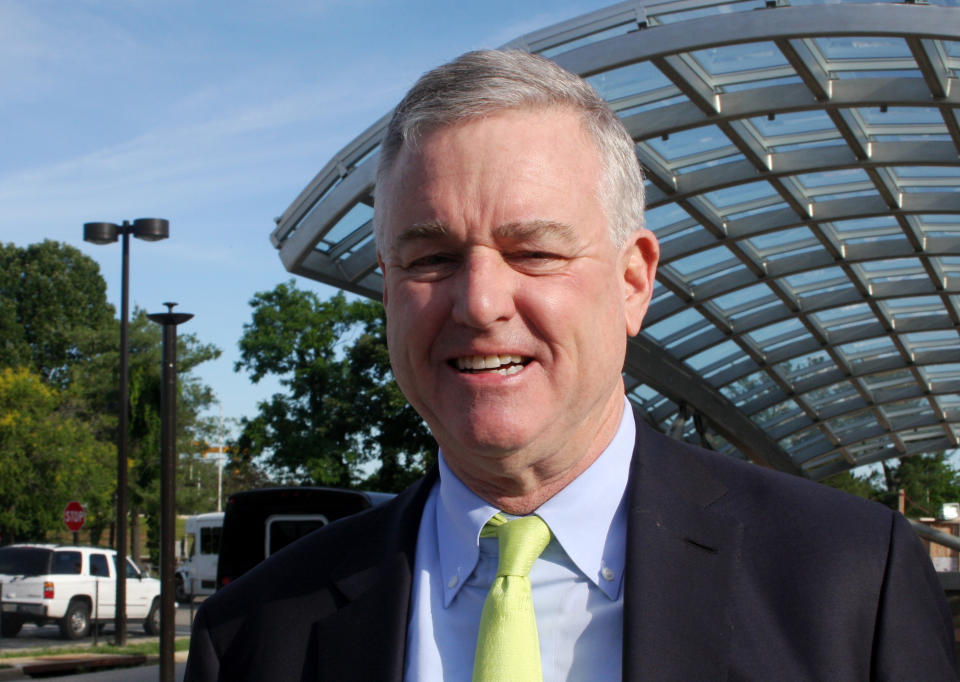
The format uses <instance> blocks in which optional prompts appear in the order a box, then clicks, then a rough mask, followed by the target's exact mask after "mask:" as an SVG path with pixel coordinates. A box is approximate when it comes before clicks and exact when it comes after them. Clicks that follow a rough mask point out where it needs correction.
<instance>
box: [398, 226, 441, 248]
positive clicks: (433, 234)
mask: <svg viewBox="0 0 960 682" xmlns="http://www.w3.org/2000/svg"><path fill="white" fill-rule="evenodd" d="M449 234H450V230H449V229H448V228H447V226H446V225H445V224H444V223H441V222H440V221H437V220H430V221H427V222H424V223H414V224H413V225H411V226H410V227H407V228H405V229H404V230H403V231H402V232H400V234H398V235H397V239H396V245H397V246H402V245H403V244H409V243H411V242H419V241H430V240H434V239H443V238H444V237H447V236H448V235H449Z"/></svg>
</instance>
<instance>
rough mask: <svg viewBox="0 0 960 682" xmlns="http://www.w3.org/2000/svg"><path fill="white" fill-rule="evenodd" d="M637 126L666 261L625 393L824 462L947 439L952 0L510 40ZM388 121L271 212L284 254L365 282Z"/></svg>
mask: <svg viewBox="0 0 960 682" xmlns="http://www.w3.org/2000/svg"><path fill="white" fill-rule="evenodd" d="M507 47H513V48H520V49H525V50H528V51H533V52H538V53H541V54H543V55H545V56H548V57H550V58H551V59H553V60H555V61H556V62H558V63H559V64H560V65H562V66H564V67H565V68H567V69H569V70H571V71H573V72H575V73H579V74H581V75H583V76H584V77H586V78H587V79H588V80H589V81H590V82H591V83H592V84H593V86H594V87H595V88H596V89H597V90H598V91H599V92H600V93H601V94H602V95H603V96H604V97H605V98H606V99H607V100H608V101H609V102H610V104H611V106H612V107H613V108H614V110H615V111H617V113H618V114H619V115H620V116H621V117H622V119H623V121H624V123H625V124H626V126H627V129H628V130H629V131H630V132H631V134H632V135H633V137H634V140H635V141H636V151H637V156H638V158H639V159H640V161H641V163H642V164H643V166H644V168H645V171H646V176H647V203H648V213H647V221H648V226H649V227H650V228H651V229H652V230H654V231H655V232H656V234H657V236H658V238H659V239H660V242H661V248H662V257H661V262H660V268H659V271H658V274H657V286H656V289H655V292H654V301H653V304H652V306H651V308H650V312H649V314H648V316H647V319H646V321H645V329H644V331H642V332H641V334H640V335H639V336H638V337H636V338H635V339H632V340H631V342H630V344H629V350H628V355H627V359H626V365H625V371H624V377H625V379H626V383H627V390H628V396H629V398H630V399H631V400H632V401H633V402H634V403H635V404H636V405H637V406H638V407H639V408H640V410H641V411H642V414H644V415H645V416H646V418H647V419H648V421H649V422H650V423H651V424H653V425H655V426H656V427H657V428H659V429H661V430H663V431H665V432H667V433H669V434H671V435H672V436H674V437H676V438H683V439H686V440H691V441H694V442H699V443H702V444H704V445H706V446H707V447H711V448H714V449H717V450H720V451H723V452H726V453H728V454H730V455H733V456H738V457H745V458H748V459H750V460H753V461H755V462H758V463H761V464H764V465H768V466H773V467H775V468H778V469H781V470H784V471H789V472H792V473H798V474H802V475H806V476H809V477H811V478H815V479H819V478H823V477H825V476H828V475H831V474H834V473H838V472H841V471H844V470H847V469H850V468H853V467H857V466H860V465H863V464H869V463H873V462H877V461H880V460H882V459H886V458H890V457H902V456H905V455H911V454H916V453H926V452H936V451H941V450H947V449H952V448H956V447H958V438H960V80H958V79H960V3H958V2H957V0H943V1H941V2H935V1H933V0H931V2H929V3H920V2H917V3H914V2H907V3H876V4H863V3H855V2H840V3H837V2H819V1H816V0H789V1H787V0H767V1H759V2H758V1H757V0H745V1H742V2H715V1H711V0H672V1H667V0H654V1H651V2H646V3H639V2H624V3H619V4H617V5H613V6H611V7H607V8H605V9H602V10H598V11H596V12H593V13H590V14H587V15H584V16H582V17H578V18H576V19H573V20H571V21H567V22H564V23H562V24H558V25H555V26H550V27H548V28H544V29H542V30H540V31H536V32H534V33H530V34H528V35H526V36H523V37H521V38H519V39H517V40H515V41H513V42H511V43H510V44H508V46H507ZM387 120H388V116H386V117H384V118H383V119H381V120H380V121H377V122H376V123H375V124H374V125H373V126H371V127H370V128H369V129H368V130H367V131H366V132H364V133H363V134H362V135H360V136H359V137H358V138H357V139H355V140H354V141H353V142H351V143H350V144H349V145H347V147H345V148H344V149H343V150H341V151H340V153H339V154H337V155H336V157H334V158H333V159H332V160H331V161H330V162H329V163H328V164H327V165H326V166H325V167H324V168H323V169H322V170H321V171H320V173H319V174H318V175H317V176H316V177H315V178H314V179H313V180H312V181H311V182H310V184H309V185H308V186H307V187H306V189H304V190H303V192H302V193H301V194H300V196H299V197H298V198H297V200H296V201H295V202H294V203H293V204H292V205H291V206H290V207H289V208H288V209H287V211H286V212H285V213H284V214H283V216H282V217H281V218H280V219H278V223H277V227H276V229H275V230H274V232H273V234H272V240H273V244H274V246H275V247H276V248H277V249H278V250H279V252H280V256H281V259H282V261H283V263H284V265H285V266H286V268H287V269H288V270H290V271H291V272H294V273H297V274H301V275H304V276H306V277H310V278H312V279H316V280H319V281H322V282H326V283H328V284H332V285H334V286H337V287H340V288H342V289H345V290H349V291H353V292H356V293H359V294H362V295H364V296H369V297H371V298H379V296H380V289H381V281H382V280H381V273H380V271H379V270H378V268H377V262H376V254H375V250H374V246H373V241H372V231H371V230H372V227H371V223H370V219H371V217H372V214H373V209H372V205H373V199H372V192H373V185H374V175H375V172H374V171H375V167H376V162H377V149H378V144H379V140H380V137H381V135H382V133H383V129H384V127H385V125H386V122H387Z"/></svg>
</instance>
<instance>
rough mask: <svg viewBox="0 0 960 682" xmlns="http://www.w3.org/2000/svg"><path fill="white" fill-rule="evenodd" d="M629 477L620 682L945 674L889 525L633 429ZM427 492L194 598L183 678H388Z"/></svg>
mask: <svg viewBox="0 0 960 682" xmlns="http://www.w3.org/2000/svg"><path fill="white" fill-rule="evenodd" d="M630 475H631V481H630V484H629V486H628V490H629V516H628V527H627V533H628V541H627V545H628V546H627V563H626V576H625V580H624V634H623V678H624V679H625V680H683V681H685V682H688V681H691V680H778V681H783V680H923V681H925V682H931V681H935V680H955V679H956V675H955V672H954V667H953V666H954V649H953V647H954V644H953V628H952V624H951V620H950V614H949V612H948V610H947V607H946V602H945V600H944V595H943V591H942V589H941V587H940V584H939V581H938V580H937V577H936V574H935V573H934V571H933V568H932V564H931V562H930V560H929V558H927V556H926V554H925V552H924V550H923V546H922V544H921V543H920V541H919V540H918V538H917V537H916V535H915V533H914V532H913V530H912V529H911V528H910V526H909V524H908V523H907V522H906V520H905V519H903V517H902V516H900V515H899V514H896V513H894V512H892V511H890V510H889V509H887V508H885V507H882V506H881V505H878V504H875V503H870V502H865V501H863V500H860V499H857V498H855V497H853V496H851V495H847V494H846V493H841V492H838V491H835V490H832V489H830V488H827V487H826V486H822V485H819V484H816V483H813V482H811V481H807V480H804V479H801V478H799V477H796V476H788V475H785V474H780V473H777V472H772V471H770V470H767V469H763V468H761V467H758V466H755V465H752V464H748V463H744V462H741V461H737V460H734V459H733V458H729V457H725V456H722V455H718V454H716V453H712V452H708V451H705V450H700V449H698V448H694V447H692V446H689V445H686V444H683V443H680V442H677V441H675V440H673V439H670V438H668V437H666V436H663V435H661V434H659V433H657V432H656V431H654V430H652V429H651V428H649V427H647V426H646V425H645V424H643V423H642V421H641V420H640V419H638V420H637V443H636V449H635V452H634V457H633V465H632V470H631V474H630ZM435 481H436V472H435V471H434V472H432V473H431V474H430V475H429V476H427V477H426V478H424V479H423V480H422V481H420V482H419V483H417V484H415V485H414V486H412V487H411V488H410V489H408V490H407V491H405V492H404V493H402V494H401V495H399V496H398V497H397V498H396V499H394V500H393V501H392V502H390V503H387V504H385V505H382V506H379V507H376V508H374V509H371V510H369V511H367V512H364V513H362V514H360V515H357V516H353V517H349V518H346V519H343V520H341V521H338V522H336V523H334V524H331V525H330V526H327V527H326V528H323V529H321V530H319V531H317V532H315V533H313V534H311V535H309V536H307V537H306V538H304V539H302V540H300V541H299V542H297V543H294V544H293V545H291V546H290V547H288V548H286V549H285V550H284V551H282V552H280V553H278V554H276V555H274V556H273V557H271V558H270V559H269V560H267V561H266V562H264V563H263V564H261V565H260V566H259V567H257V568H256V569H254V570H253V571H251V572H250V573H248V574H246V575H245V576H243V577H242V578H240V579H239V580H237V581H235V582H234V583H233V584H231V585H230V586H229V587H227V588H226V589H224V590H221V591H220V592H218V593H217V594H216V595H214V596H213V597H211V598H209V599H208V600H206V601H205V602H204V603H203V605H202V606H201V608H200V610H199V613H198V615H197V618H196V621H195V624H194V631H193V640H192V643H191V648H190V658H189V662H188V665H187V674H186V680H187V681H188V682H200V681H203V682H208V681H212V680H224V681H226V680H231V681H232V680H336V681H337V682H344V681H349V680H357V681H363V682H370V681H375V682H379V681H391V680H397V681H399V680H402V678H403V669H404V649H405V640H406V632H407V615H408V607H409V600H410V586H411V575H412V572H413V564H414V556H415V552H416V541H417V533H418V530H419V526H420V516H421V511H422V509H423V505H424V502H425V500H426V497H427V494H428V492H429V491H430V488H431V486H432V485H433V484H434V482H435ZM584 505H585V508H589V500H585V501H584Z"/></svg>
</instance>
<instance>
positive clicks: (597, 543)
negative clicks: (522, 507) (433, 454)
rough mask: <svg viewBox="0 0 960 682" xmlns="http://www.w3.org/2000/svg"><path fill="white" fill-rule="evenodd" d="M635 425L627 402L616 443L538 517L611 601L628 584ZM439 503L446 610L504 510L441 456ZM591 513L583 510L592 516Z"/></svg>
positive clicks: (475, 562) (475, 563)
mask: <svg viewBox="0 0 960 682" xmlns="http://www.w3.org/2000/svg"><path fill="white" fill-rule="evenodd" d="M635 437H636V424H635V423H634V420H633V410H632V409H631V408H630V404H629V403H628V402H627V400H626V398H624V410H623V414H622V416H621V418H620V426H619V427H618V429H617V433H616V434H615V435H614V437H613V440H612V441H610V444H609V445H608V446H607V448H606V449H605V450H604V451H603V452H602V453H601V454H600V456H599V457H597V459H596V460H595V461H594V462H593V464H591V465H590V466H589V467H588V468H587V470H586V471H584V472H583V473H581V474H580V475H579V476H578V477H577V478H576V479H574V480H573V481H571V482H570V483H569V484H568V485H567V486H566V487H565V488H564V489H563V490H561V491H560V492H559V493H557V494H556V495H554V496H553V497H552V498H550V499H549V500H547V501H546V502H544V503H543V504H542V505H541V506H540V508H539V509H537V510H536V512H535V513H536V514H537V515H538V516H540V518H542V519H543V520H544V521H546V522H547V525H548V526H550V531H551V532H552V533H553V536H554V538H555V539H556V541H557V542H558V543H559V544H560V546H561V547H562V548H563V550H564V551H565V552H566V553H567V556H569V557H570V560H571V561H573V563H574V564H575V565H576V566H577V568H578V569H580V571H581V572H582V573H583V574H584V575H585V576H586V577H587V578H588V579H589V580H590V581H591V582H593V583H594V584H595V585H596V586H597V587H598V588H600V590H601V591H602V592H603V593H604V594H605V595H607V597H609V598H610V599H616V598H617V597H618V596H619V594H620V587H621V585H622V583H623V571H624V564H625V556H626V534H627V530H626V529H627V521H626V508H625V507H624V504H623V498H624V492H625V490H626V486H627V478H628V475H629V473H630V459H631V457H632V455H633V447H634V441H635ZM438 460H439V467H440V499H439V501H438V504H437V505H436V528H437V540H438V543H439V554H440V570H441V576H442V580H443V590H444V596H443V605H444V607H447V606H449V605H450V602H451V601H453V598H454V597H455V596H456V595H457V592H458V591H459V589H460V586H461V585H463V584H464V582H466V580H467V578H468V577H469V576H470V574H471V573H472V572H473V570H474V568H476V565H477V560H478V558H479V555H480V550H479V538H480V530H481V529H482V528H483V526H484V524H486V522H487V521H489V520H490V517H492V516H493V515H494V514H496V513H497V512H498V511H499V510H498V509H497V508H496V507H493V506H491V505H490V504H488V503H487V502H485V501H484V500H483V499H482V498H480V497H479V496H478V495H476V494H475V493H474V492H473V491H472V490H470V489H469V488H467V486H465V485H464V484H463V482H462V481H460V479H459V478H457V477H456V475H454V473H453V472H452V471H451V470H450V468H449V467H448V466H447V464H446V462H445V461H444V458H443V452H442V451H441V452H440V453H439V457H438ZM587 510H588V513H585V512H587Z"/></svg>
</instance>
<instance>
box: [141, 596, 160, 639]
mask: <svg viewBox="0 0 960 682" xmlns="http://www.w3.org/2000/svg"><path fill="white" fill-rule="evenodd" d="M143 631H144V632H146V633H147V634H148V635H159V634H160V598H159V597H154V598H153V603H152V604H150V611H148V612H147V619H146V620H145V621H143Z"/></svg>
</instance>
